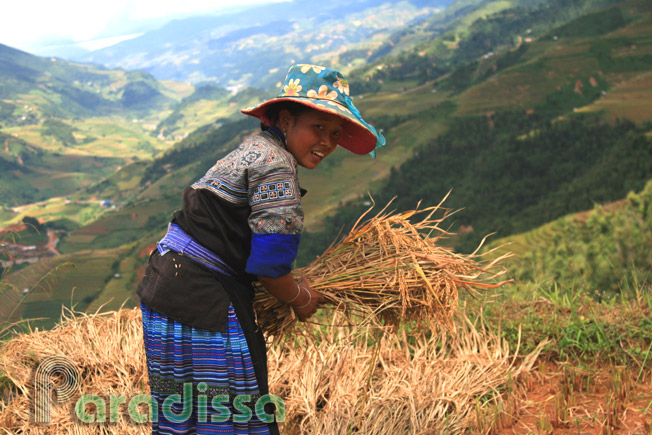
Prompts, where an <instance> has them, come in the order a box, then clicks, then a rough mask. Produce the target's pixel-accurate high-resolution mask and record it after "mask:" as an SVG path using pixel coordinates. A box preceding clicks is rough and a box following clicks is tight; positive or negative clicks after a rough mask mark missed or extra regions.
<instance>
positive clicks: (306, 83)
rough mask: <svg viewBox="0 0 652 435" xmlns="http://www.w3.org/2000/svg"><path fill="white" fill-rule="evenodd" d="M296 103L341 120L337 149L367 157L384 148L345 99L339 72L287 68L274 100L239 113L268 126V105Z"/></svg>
mask: <svg viewBox="0 0 652 435" xmlns="http://www.w3.org/2000/svg"><path fill="white" fill-rule="evenodd" d="M288 100H291V101H296V102H297V103H301V104H304V105H306V106H309V107H311V108H313V109H316V110H320V111H322V112H328V113H333V114H335V115H337V116H339V117H341V118H344V120H345V121H347V122H346V126H345V129H344V132H343V134H342V135H341V137H340V141H339V145H341V146H343V147H344V148H346V149H348V150H349V151H352V152H354V153H355V154H367V153H371V155H372V156H375V152H374V150H375V149H377V148H379V147H381V146H383V145H385V138H384V137H383V135H382V134H381V133H379V132H377V131H376V129H375V128H374V127H373V126H372V125H370V124H369V123H367V122H366V121H365V120H364V119H362V116H361V115H360V112H359V111H358V109H356V108H355V106H354V105H353V102H352V101H351V97H349V83H348V82H347V81H346V80H345V79H344V77H343V76H342V74H340V73H339V71H336V70H334V69H330V68H325V67H322V66H317V65H306V64H299V65H293V66H292V67H290V70H289V71H288V73H287V76H286V77H285V82H284V83H283V85H282V86H281V93H280V95H278V96H277V97H276V98H272V99H271V100H268V101H265V102H264V103H261V104H258V105H257V106H253V107H249V108H246V109H242V113H244V114H246V115H251V116H253V117H256V118H258V119H260V120H261V121H262V122H263V123H265V124H267V125H271V121H270V119H269V118H267V115H266V112H267V109H268V108H269V106H270V105H272V104H274V103H278V102H281V101H288Z"/></svg>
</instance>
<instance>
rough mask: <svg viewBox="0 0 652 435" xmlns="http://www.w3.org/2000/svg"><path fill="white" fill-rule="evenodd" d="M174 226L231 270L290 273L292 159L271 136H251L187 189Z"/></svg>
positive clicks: (294, 201) (294, 209) (294, 203)
mask: <svg viewBox="0 0 652 435" xmlns="http://www.w3.org/2000/svg"><path fill="white" fill-rule="evenodd" d="M173 222H174V223H177V224H178V225H180V226H181V227H182V228H183V229H184V230H185V231H186V232H187V233H188V234H190V235H191V236H192V237H193V238H194V239H195V240H196V241H198V242H199V243H201V244H202V245H204V246H205V247H206V248H208V249H210V250H211V251H213V252H215V253H216V254H217V255H218V256H220V257H221V258H222V259H223V260H224V261H226V262H227V264H229V266H231V268H233V269H234V270H235V271H236V272H239V273H243V272H244V273H247V274H251V275H261V276H268V277H274V278H275V277H278V276H281V275H284V274H286V273H289V272H290V271H291V270H292V263H293V262H294V260H295V258H296V256H297V250H298V247H299V239H300V236H301V231H302V230H303V209H302V207H301V193H300V189H299V183H298V179H297V162H296V160H295V159H294V156H292V154H290V152H288V151H287V149H286V148H285V144H284V142H283V140H282V139H280V138H279V137H277V136H276V135H275V134H274V133H272V132H269V131H266V132H261V133H259V134H256V135H253V136H250V137H249V138H247V139H245V140H244V141H243V143H242V144H241V145H240V146H239V147H238V148H237V149H235V150H234V151H232V152H231V153H229V154H228V155H227V156H225V157H224V158H222V159H220V160H219V161H218V162H217V163H215V165H214V166H213V167H212V168H210V169H209V170H208V172H206V174H205V175H204V176H203V177H202V178H201V179H199V180H198V181H197V182H195V183H194V184H193V185H192V186H190V187H189V188H186V190H185V191H184V197H183V209H182V210H181V211H179V212H177V213H175V215H174V219H173Z"/></svg>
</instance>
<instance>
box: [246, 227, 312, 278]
mask: <svg viewBox="0 0 652 435" xmlns="http://www.w3.org/2000/svg"><path fill="white" fill-rule="evenodd" d="M300 238H301V235H300V234H274V233H268V234H256V233H254V234H252V238H251V253H250V254H249V260H247V266H246V268H245V271H246V272H247V273H250V274H253V275H258V276H266V277H270V278H278V277H279V276H282V275H286V274H288V273H290V272H291V271H292V264H293V263H294V260H295V259H296V258H297V251H298V250H299V240H300Z"/></svg>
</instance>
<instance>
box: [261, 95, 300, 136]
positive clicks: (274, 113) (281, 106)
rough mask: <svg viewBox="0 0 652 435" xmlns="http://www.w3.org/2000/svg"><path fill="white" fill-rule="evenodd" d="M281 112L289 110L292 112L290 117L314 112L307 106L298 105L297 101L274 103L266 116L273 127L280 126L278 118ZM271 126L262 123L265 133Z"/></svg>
mask: <svg viewBox="0 0 652 435" xmlns="http://www.w3.org/2000/svg"><path fill="white" fill-rule="evenodd" d="M281 110H287V111H288V112H290V115H292V116H295V117H296V116H299V115H301V114H302V113H304V112H308V111H309V110H313V109H311V108H310V107H308V106H306V105H305V104H301V103H297V102H296V101H280V102H278V103H274V104H272V105H270V106H269V108H268V109H267V112H266V115H267V119H269V120H270V121H271V122H272V125H276V124H278V118H279V114H280V113H281ZM268 127H269V126H267V125H265V124H264V123H262V122H261V123H260V128H261V129H262V130H263V131H264V130H267V128H268Z"/></svg>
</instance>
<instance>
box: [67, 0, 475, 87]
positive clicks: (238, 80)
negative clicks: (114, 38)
mask: <svg viewBox="0 0 652 435" xmlns="http://www.w3.org/2000/svg"><path fill="white" fill-rule="evenodd" d="M450 3H452V0H410V1H399V2H396V1H391V2H388V1H386V0H361V1H356V2H350V1H344V0H333V1H329V2H315V1H312V0H293V1H289V2H280V3H274V4H269V5H262V6H257V7H255V8H250V9H247V10H245V11H243V12H237V13H230V14H224V15H218V16H205V17H195V18H187V19H180V20H174V21H172V22H170V23H168V24H166V25H165V26H163V27H161V28H160V29H157V30H153V31H150V32H147V33H145V34H143V35H142V36H140V37H137V38H134V39H130V40H127V41H124V42H121V43H119V44H116V45H114V46H111V47H108V48H104V49H101V50H98V51H94V52H91V53H89V54H87V55H84V56H81V57H79V58H78V59H77V60H80V61H86V62H93V63H99V64H103V65H106V66H108V67H111V68H117V67H120V68H125V69H130V70H134V69H138V70H143V71H146V72H148V73H150V74H152V75H154V76H155V77H157V78H159V79H168V80H176V81H184V82H191V83H198V82H204V81H210V82H213V83H216V84H218V85H220V86H222V87H229V86H236V87H237V86H255V87H257V88H259V89H265V88H267V87H270V86H273V85H274V84H275V83H276V82H278V81H279V80H281V79H282V78H283V75H284V74H285V70H283V71H281V70H279V65H290V64H292V63H298V62H303V63H309V62H321V63H327V64H328V65H330V64H331V61H333V62H337V56H338V54H341V53H343V52H346V51H347V50H351V49H352V48H356V49H363V50H364V51H363V52H364V53H366V52H367V51H369V50H373V49H374V45H381V44H382V42H383V39H384V38H383V36H385V37H386V36H388V35H389V34H390V33H391V32H393V31H394V30H396V29H400V28H404V27H406V26H409V25H410V24H411V23H414V22H418V21H420V20H425V19H427V18H429V17H430V16H432V15H433V14H435V13H437V12H438V11H440V10H443V9H444V8H446V7H447V6H448V5H449V4H450ZM476 3H477V2H476ZM361 42H364V44H363V46H362V47H358V46H357V44H358V43H361ZM361 60H362V59H361ZM347 64H350V65H355V59H350V60H349V61H347ZM338 66H347V65H338Z"/></svg>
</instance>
